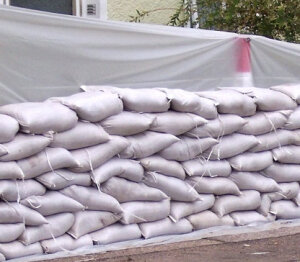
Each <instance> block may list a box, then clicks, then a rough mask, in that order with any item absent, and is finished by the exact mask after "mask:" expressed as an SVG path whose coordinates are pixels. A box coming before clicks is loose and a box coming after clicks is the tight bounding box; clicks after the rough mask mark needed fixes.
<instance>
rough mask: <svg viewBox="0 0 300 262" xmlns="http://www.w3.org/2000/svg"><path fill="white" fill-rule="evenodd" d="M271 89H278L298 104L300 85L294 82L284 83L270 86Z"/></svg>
mask: <svg viewBox="0 0 300 262" xmlns="http://www.w3.org/2000/svg"><path fill="white" fill-rule="evenodd" d="M270 89H271V90H275V91H279V92H281V93H283V94H286V95H287V96H289V97H290V98H292V99H293V100H295V101H296V102H297V103H298V104H300V85H299V84H296V83H291V84H284V85H278V86H272V87H270Z"/></svg>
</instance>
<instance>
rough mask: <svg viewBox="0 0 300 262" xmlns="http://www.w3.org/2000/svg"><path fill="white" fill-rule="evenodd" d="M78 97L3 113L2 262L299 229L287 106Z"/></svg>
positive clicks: (211, 96)
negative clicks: (204, 234) (243, 231)
mask: <svg viewBox="0 0 300 262" xmlns="http://www.w3.org/2000/svg"><path fill="white" fill-rule="evenodd" d="M296 87H297V86H296ZM95 88H96V89H97V91H96V90H95ZM276 88H277V89H278V88H280V89H282V90H281V91H285V90H290V87H276ZM86 89H89V90H91V89H94V90H93V91H96V92H91V93H80V94H77V95H74V96H71V97H66V98H52V99H49V100H48V101H46V102H44V103H23V104H15V105H7V106H3V107H1V108H0V113H1V114H2V115H0V120H1V122H0V123H1V124H2V123H3V128H2V129H0V142H1V143H2V145H1V146H0V155H1V156H0V161H1V162H0V178H1V181H0V193H1V198H2V199H3V201H5V202H6V203H2V205H3V206H2V207H0V214H1V213H2V212H3V213H5V214H8V215H7V216H6V218H5V216H3V220H2V221H1V220H0V223H1V224H0V226H2V228H5V230H6V232H8V233H7V234H8V235H10V237H11V238H10V239H6V240H5V239H4V240H3V239H2V241H1V239H0V242H8V240H10V241H11V242H9V243H2V244H0V253H3V254H4V255H5V257H6V259H10V258H14V257H16V256H26V255H30V254H38V253H42V252H43V251H44V252H46V253H47V252H48V253H53V252H57V251H59V250H64V249H67V250H68V249H69V250H70V249H75V248H78V247H82V246H86V245H91V244H92V243H93V241H94V243H98V244H107V243H111V242H116V241H122V240H128V239H136V238H140V237H141V235H143V237H145V238H149V237H153V236H158V235H165V234H167V235H168V234H179V233H188V232H191V231H192V230H198V229H202V228H207V227H212V226H218V225H246V224H249V223H253V222H266V221H270V220H274V219H275V218H276V217H277V218H296V217H299V208H298V207H297V203H299V202H297V201H298V200H297V199H299V196H298V195H299V184H298V183H297V182H296V181H300V180H299V179H298V177H297V174H299V173H298V172H297V169H299V167H298V165H297V164H299V161H298V160H297V157H296V158H295V157H291V155H292V156H293V154H289V153H286V152H290V151H292V152H297V150H299V149H298V147H297V143H299V138H298V137H299V136H298V133H297V129H298V128H299V127H298V125H299V123H298V122H297V121H298V119H297V111H298V110H297V104H296V103H295V102H294V100H295V97H292V98H293V99H290V98H289V97H288V96H285V95H283V94H282V93H278V92H274V91H271V90H261V89H252V90H247V92H246V94H244V92H245V91H246V90H244V89H243V92H242V93H243V94H241V93H240V92H241V90H239V91H236V90H222V91H215V92H204V93H201V94H194V93H190V92H186V91H183V90H168V89H160V90H159V89H156V90H154V89H151V90H150V89H148V90H131V89H127V90H126V89H117V88H109V89H108V88H103V87H100V89H101V91H99V87H90V88H86ZM274 89H275V88H274ZM295 90H297V88H295ZM103 91H104V92H103ZM251 92H252V93H251ZM286 92H287V91H286ZM170 109H171V110H170ZM298 114H299V113H298ZM1 117H2V118H1ZM2 119H4V120H2ZM78 119H79V121H78ZM16 120H17V121H16ZM19 126H20V132H18V131H19ZM1 132H2V133H1ZM16 134H17V135H16ZM33 134H34V135H33ZM293 150H294V151H293ZM246 151H247V152H246ZM1 152H2V153H1ZM245 152H246V153H245ZM274 160H275V161H277V162H276V163H274ZM278 168H279V169H281V170H282V171H284V170H288V171H285V172H284V173H283V172H276V170H278ZM286 172H287V173H288V175H287V176H286V175H285V174H286ZM15 179H19V180H17V181H16V180H15ZM23 179H25V180H24V181H23ZM283 199H284V200H283ZM287 199H288V200H287ZM1 210H2V212H1ZM8 210H10V212H8ZM256 210H257V211H258V212H257V211H256ZM261 214H262V215H261ZM99 221H100V222H99ZM66 232H68V235H66V234H65V233H66ZM3 236H4V237H5V234H3ZM16 239H18V240H19V241H21V242H22V243H21V242H19V241H14V240H16ZM24 244H25V245H24ZM12 250H17V251H18V252H16V251H12Z"/></svg>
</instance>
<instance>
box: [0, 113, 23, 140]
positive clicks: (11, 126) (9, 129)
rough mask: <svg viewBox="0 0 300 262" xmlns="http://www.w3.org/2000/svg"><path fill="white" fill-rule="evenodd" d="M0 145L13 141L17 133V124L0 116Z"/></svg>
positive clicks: (6, 117)
mask: <svg viewBox="0 0 300 262" xmlns="http://www.w3.org/2000/svg"><path fill="white" fill-rule="evenodd" d="M0 123H1V128H0V143H7V142H10V141H11V140H13V139H14V137H15V135H16V134H17V132H18V131H19V123H18V121H17V120H15V119H14V118H12V117H10V116H7V115H0Z"/></svg>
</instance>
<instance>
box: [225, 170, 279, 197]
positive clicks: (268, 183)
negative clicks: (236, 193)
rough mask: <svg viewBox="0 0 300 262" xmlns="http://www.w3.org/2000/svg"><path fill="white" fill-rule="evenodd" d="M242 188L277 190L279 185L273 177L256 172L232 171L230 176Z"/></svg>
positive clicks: (261, 190) (264, 191)
mask: <svg viewBox="0 0 300 262" xmlns="http://www.w3.org/2000/svg"><path fill="white" fill-rule="evenodd" d="M229 179H230V180H232V181H233V182H234V183H235V184H236V185H237V186H238V188H239V189H240V190H252V189H253V190H257V191H259V192H261V193H268V192H277V191H279V190H280V187H279V185H278V184H277V183H276V182H275V181H274V180H273V179H271V178H268V177H265V176H263V175H261V174H259V173H256V172H232V173H231V175H230V176H229Z"/></svg>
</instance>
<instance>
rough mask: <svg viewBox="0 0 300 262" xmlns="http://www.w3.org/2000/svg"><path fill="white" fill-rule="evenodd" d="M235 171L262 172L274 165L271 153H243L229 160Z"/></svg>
mask: <svg viewBox="0 0 300 262" xmlns="http://www.w3.org/2000/svg"><path fill="white" fill-rule="evenodd" d="M228 162H229V163H230V165H231V166H232V168H233V169H235V170H238V171H248V172H251V171H260V170H263V169H265V168H267V167H269V166H270V165H272V164H273V156H272V152H270V151H263V152H257V153H247V152H246V153H243V154H240V155H237V156H234V157H232V158H229V159H228Z"/></svg>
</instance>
